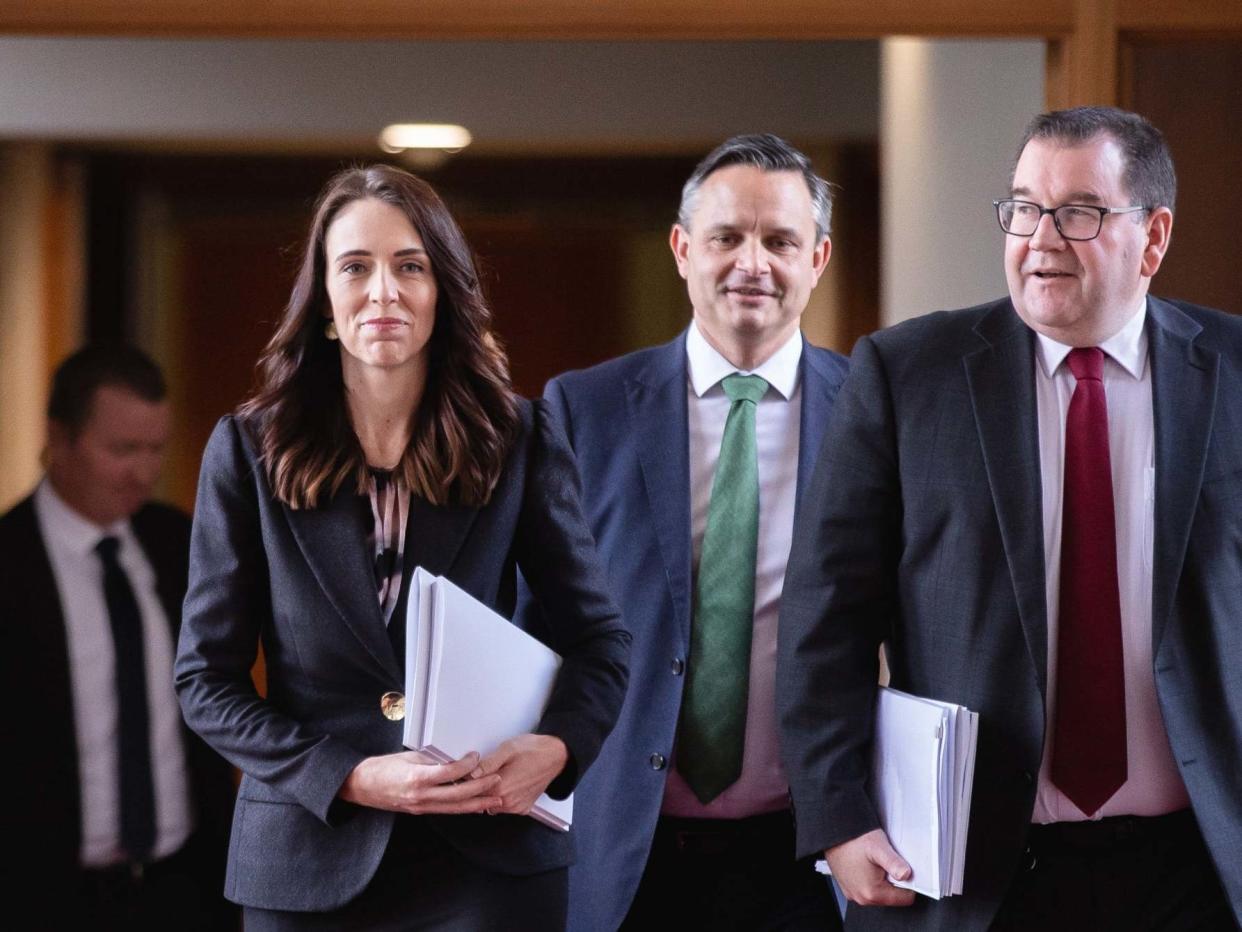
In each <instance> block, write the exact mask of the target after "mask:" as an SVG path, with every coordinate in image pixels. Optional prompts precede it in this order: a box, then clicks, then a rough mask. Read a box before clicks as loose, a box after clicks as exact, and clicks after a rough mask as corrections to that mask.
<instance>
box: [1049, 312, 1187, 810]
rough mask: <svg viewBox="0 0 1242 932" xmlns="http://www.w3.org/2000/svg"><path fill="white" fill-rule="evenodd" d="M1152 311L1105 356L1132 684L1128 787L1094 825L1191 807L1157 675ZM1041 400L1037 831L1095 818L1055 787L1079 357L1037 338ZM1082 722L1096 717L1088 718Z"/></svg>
mask: <svg viewBox="0 0 1242 932" xmlns="http://www.w3.org/2000/svg"><path fill="white" fill-rule="evenodd" d="M1146 308H1147V304H1146V299H1144V302H1143V306H1142V307H1140V308H1139V309H1138V310H1137V311H1136V313H1135V314H1134V315H1133V316H1132V317H1131V318H1130V320H1129V322H1128V323H1127V324H1126V325H1125V326H1124V327H1122V328H1121V330H1120V331H1119V332H1118V333H1116V334H1115V335H1114V336H1112V337H1110V338H1109V339H1108V340H1105V341H1104V342H1103V343H1102V344H1100V348H1101V349H1102V350H1104V354H1105V356H1104V394H1105V396H1106V397H1107V399H1108V446H1109V459H1110V462H1111V466H1112V473H1113V506H1114V511H1115V513H1116V522H1117V582H1118V588H1119V590H1120V596H1121V638H1122V652H1123V663H1124V667H1125V684H1126V762H1127V774H1128V779H1127V780H1126V782H1125V783H1124V784H1123V785H1122V787H1121V789H1119V790H1118V791H1117V793H1116V794H1115V795H1114V796H1113V797H1112V798H1111V799H1109V800H1108V801H1107V802H1106V803H1105V804H1104V806H1103V808H1102V809H1101V810H1100V811H1099V812H1098V813H1096V814H1093V815H1092V816H1091V817H1092V818H1096V819H1099V818H1103V817H1104V816H1114V815H1160V814H1163V813H1166V812H1174V811H1176V810H1178V809H1184V808H1185V807H1186V806H1188V805H1190V800H1189V797H1188V796H1187V795H1186V787H1185V786H1184V785H1183V783H1182V778H1181V775H1180V774H1179V773H1178V770H1177V764H1176V763H1175V762H1174V760H1173V754H1172V751H1171V750H1170V749H1169V737H1168V734H1167V732H1166V731H1165V728H1164V719H1163V718H1162V717H1161V715H1160V707H1159V704H1158V703H1157V700H1156V680H1155V674H1154V672H1153V669H1152V645H1151V593H1152V556H1153V553H1154V545H1155V540H1154V529H1155V488H1156V468H1155V462H1156V457H1155V450H1156V443H1155V425H1154V420H1153V414H1152V401H1151V366H1150V365H1149V363H1148V358H1147V333H1146V331H1145V330H1144V327H1143V325H1144V323H1145V321H1146V318H1147V311H1146ZM1037 336H1038V344H1037V351H1036V354H1035V356H1036V360H1037V363H1038V365H1036V367H1035V399H1036V408H1037V411H1038V417H1039V458H1040V463H1041V465H1042V470H1041V471H1042V476H1043V509H1044V567H1045V571H1046V582H1047V593H1046V599H1047V603H1048V702H1047V721H1048V727H1047V729H1046V735H1045V738H1044V756H1043V763H1042V765H1041V767H1040V770H1039V788H1038V795H1037V796H1036V799H1035V811H1034V813H1033V814H1032V816H1031V819H1032V821H1034V822H1039V823H1044V822H1079V821H1083V820H1084V819H1086V818H1088V816H1087V815H1086V814H1085V813H1083V812H1082V810H1080V809H1079V808H1078V807H1077V806H1075V805H1074V804H1073V803H1072V802H1070V800H1069V798H1068V797H1066V796H1065V794H1064V793H1062V792H1061V791H1060V790H1059V789H1057V787H1056V786H1055V785H1054V784H1053V783H1052V779H1051V776H1050V771H1051V765H1052V753H1053V746H1052V744H1053V734H1052V732H1053V729H1052V723H1053V722H1054V721H1055V720H1056V719H1055V716H1056V682H1057V630H1058V627H1057V622H1058V617H1057V616H1058V611H1059V599H1058V594H1059V592H1060V581H1061V493H1062V483H1063V480H1064V472H1065V459H1064V456H1065V453H1064V451H1065V415H1066V412H1067V411H1068V409H1069V403H1070V397H1071V396H1072V395H1073V394H1074V385H1075V380H1074V376H1073V374H1072V373H1071V372H1070V371H1069V366H1068V365H1063V363H1064V362H1065V357H1066V356H1068V355H1069V351H1070V347H1068V346H1065V345H1063V344H1061V343H1057V342H1056V341H1054V340H1051V339H1049V338H1048V337H1046V336H1044V335H1043V334H1038V335H1037ZM1082 714H1084V715H1087V714H1090V713H1089V711H1088V710H1085V709H1084V710H1083V711H1082Z"/></svg>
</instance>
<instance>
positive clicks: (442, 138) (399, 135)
mask: <svg viewBox="0 0 1242 932" xmlns="http://www.w3.org/2000/svg"><path fill="white" fill-rule="evenodd" d="M470 140H471V136H470V131H469V130H468V129H466V128H465V127H464V126H457V125H455V124H452V123H393V124H391V125H389V126H385V127H384V131H383V132H382V133H380V137H379V145H380V148H381V149H383V150H384V151H385V152H390V153H393V154H396V153H398V152H406V151H408V150H410V149H439V150H440V151H442V152H460V151H461V150H462V149H464V148H466V146H468V145H470Z"/></svg>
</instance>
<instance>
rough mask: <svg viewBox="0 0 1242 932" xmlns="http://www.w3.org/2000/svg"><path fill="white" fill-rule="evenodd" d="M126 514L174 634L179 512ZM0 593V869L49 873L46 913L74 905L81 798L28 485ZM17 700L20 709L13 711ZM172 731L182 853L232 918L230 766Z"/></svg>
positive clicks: (153, 509)
mask: <svg viewBox="0 0 1242 932" xmlns="http://www.w3.org/2000/svg"><path fill="white" fill-rule="evenodd" d="M130 525H131V527H132V528H133V531H134V536H135V537H137V538H138V542H139V544H140V545H141V546H142V551H143V554H144V556H146V558H147V560H148V561H149V562H150V564H151V567H152V568H153V569H154V570H155V577H156V587H157V589H158V595H159V599H160V603H161V605H162V606H163V609H164V614H165V615H166V616H167V618H168V623H169V626H170V627H171V628H172V634H173V638H174V639H175V638H176V635H177V629H178V627H179V626H180V623H181V599H182V598H183V597H184V595H185V585H186V566H187V561H188V559H189V551H190V520H189V518H188V517H187V516H186V515H185V514H184V513H183V512H181V511H178V510H177V509H175V508H171V507H169V506H167V505H160V504H156V503H149V504H147V505H144V506H143V507H142V508H141V509H140V510H139V511H138V512H137V513H136V514H135V515H134V516H133V518H131V519H130ZM0 593H3V596H0V598H2V599H3V606H4V610H3V612H2V613H0V617H2V618H3V621H2V622H0V629H2V634H0V638H2V641H0V644H2V645H3V646H2V647H0V654H3V656H4V671H5V673H4V677H3V682H4V686H3V693H2V695H3V697H4V703H3V707H4V708H5V709H7V710H8V714H6V715H5V716H4V722H5V724H4V728H3V734H4V745H5V747H7V748H9V749H10V751H11V755H10V761H11V764H10V767H9V769H8V779H9V781H10V788H11V789H10V793H11V798H12V801H13V804H12V805H10V806H9V807H8V811H7V813H6V815H5V820H4V824H5V828H6V841H7V844H8V845H9V847H10V849H12V851H14V852H16V862H15V864H14V867H13V868H12V869H11V870H8V869H6V874H8V875H9V876H7V877H6V886H7V883H8V882H9V881H10V880H11V881H12V882H13V883H14V884H15V885H16V892H15V893H14V895H20V896H23V897H28V896H29V895H30V891H31V889H32V887H31V886H29V885H30V884H35V885H36V886H35V887H34V888H33V889H41V888H43V886H44V885H46V884H48V883H49V882H51V883H54V884H55V886H56V888H57V890H58V891H59V892H58V895H57V896H54V897H49V898H48V899H47V900H45V901H42V902H41V904H40V907H39V912H40V918H41V919H42V920H44V921H46V922H49V923H50V924H52V925H56V924H58V922H59V921H60V920H59V918H58V916H59V913H58V910H59V909H61V908H65V909H71V910H72V909H73V908H75V907H76V905H77V904H76V901H75V897H74V895H73V894H72V891H74V890H76V888H77V879H76V878H77V876H78V873H79V871H80V870H81V868H80V864H79V857H80V851H81V846H82V819H81V805H82V804H81V793H80V785H79V784H80V776H79V774H78V746H77V735H76V733H75V728H74V713H73V701H74V697H73V686H72V683H71V680H70V670H69V647H68V643H67V640H66V632H65V617H64V613H63V611H62V609H61V604H60V593H59V590H58V588H57V584H56V576H55V574H54V571H53V569H52V563H51V560H50V558H49V557H48V552H47V547H46V545H45V544H44V542H43V534H42V532H41V531H40V529H39V520H38V517H37V515H36V514H35V508H34V498H33V496H31V497H28V498H26V499H24V500H23V501H21V502H20V503H19V504H18V505H16V506H15V507H14V508H13V509H12V510H11V511H10V512H9V513H8V514H6V515H4V516H3V517H2V518H0ZM170 672H171V671H170ZM19 709H27V710H29V712H30V713H31V714H18V710H19ZM184 737H185V752H186V763H187V766H188V768H189V775H190V781H191V785H190V789H191V792H192V794H193V812H194V814H195V819H196V822H197V829H196V832H197V839H198V843H197V844H196V845H195V846H194V847H195V850H194V851H193V852H192V855H193V858H194V862H195V867H196V870H197V871H198V872H199V876H200V877H201V879H202V882H203V883H202V889H203V890H204V891H206V892H207V893H208V894H215V895H216V903H217V904H218V908H217V909H216V912H217V913H218V915H216V916H215V917H214V919H215V921H217V922H219V924H220V925H221V926H222V927H224V926H227V925H228V924H230V923H231V924H236V917H235V916H233V915H232V909H231V907H228V904H227V903H225V902H224V901H223V900H221V899H220V898H219V891H220V890H221V888H222V886H223V877H224V854H225V847H226V843H227V840H228V834H227V831H226V827H227V825H228V821H229V818H230V816H231V814H232V807H233V775H232V769H231V768H230V767H229V766H228V764H226V763H225V762H224V761H223V760H221V759H220V757H219V756H218V755H216V754H215V753H214V752H212V751H211V750H210V749H209V748H208V747H207V746H206V745H204V744H203V742H202V741H200V740H199V739H198V738H197V737H196V736H194V735H192V734H190V732H189V731H188V730H187V731H186V732H185V736H184ZM66 890H68V891H70V894H69V895H66V894H65V891H66ZM10 892H14V891H10Z"/></svg>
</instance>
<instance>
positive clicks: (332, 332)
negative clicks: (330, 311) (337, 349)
mask: <svg viewBox="0 0 1242 932" xmlns="http://www.w3.org/2000/svg"><path fill="white" fill-rule="evenodd" d="M323 335H324V336H325V337H327V338H328V339H329V340H339V339H340V334H338V333H337V332H336V321H335V320H330V321H328V325H327V326H326V327H324V328H323Z"/></svg>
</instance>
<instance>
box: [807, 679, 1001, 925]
mask: <svg viewBox="0 0 1242 932" xmlns="http://www.w3.org/2000/svg"><path fill="white" fill-rule="evenodd" d="M978 735H979V714H978V713H977V712H971V711H970V710H969V709H967V708H966V707H965V706H960V705H954V704H953V703H951V702H938V701H936V700H934V699H922V698H920V697H918V696H912V695H910V694H909V693H903V692H901V691H900V690H896V689H890V688H889V687H887V686H883V687H881V688H880V691H879V696H878V697H877V701H876V719H875V738H874V742H873V744H872V760H871V792H872V797H873V799H874V800H875V804H876V809H877V810H878V811H879V816H880V824H881V826H882V827H883V829H884V831H885V833H886V834H887V835H888V839H889V841H890V842H891V843H892V846H893V848H894V849H896V851H897V853H898V854H900V855H901V856H902V857H903V858H905V859H906V863H908V864H909V865H910V869H911V875H910V879H909V880H895V879H894V878H893V877H891V876H890V877H889V878H888V879H889V882H890V883H892V884H893V885H894V886H897V887H905V888H907V889H910V890H914V891H915V892H916V893H921V894H923V895H924V896H930V897H932V898H933V899H937V900H938V899H940V898H941V897H945V896H953V895H956V894H960V893H961V892H962V875H963V873H964V869H965V866H966V833H967V829H968V827H969V825H970V794H971V788H972V786H973V785H974V776H975V745H976V742H977V739H978ZM820 864H823V862H820ZM821 869H823V870H824V871H825V872H827V871H826V865H825V866H824V867H823V868H821Z"/></svg>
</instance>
